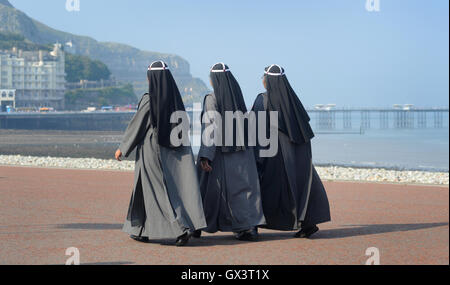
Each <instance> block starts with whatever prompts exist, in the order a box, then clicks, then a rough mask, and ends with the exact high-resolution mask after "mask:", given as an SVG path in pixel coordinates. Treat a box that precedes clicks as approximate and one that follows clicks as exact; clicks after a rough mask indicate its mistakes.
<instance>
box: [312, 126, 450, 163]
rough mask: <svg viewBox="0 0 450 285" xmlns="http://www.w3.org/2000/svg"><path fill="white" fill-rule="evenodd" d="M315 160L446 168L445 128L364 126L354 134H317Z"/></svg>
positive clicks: (447, 153)
mask: <svg viewBox="0 0 450 285" xmlns="http://www.w3.org/2000/svg"><path fill="white" fill-rule="evenodd" d="M312 145H313V155H314V156H313V157H314V161H315V163H316V164H336V165H349V166H364V167H383V168H395V169H417V170H432V171H448V170H449V129H448V127H447V128H445V129H422V130H419V129H413V130H394V129H388V130H367V131H366V132H365V134H363V135H357V134H339V135H338V134H320V133H319V134H317V136H316V138H314V139H313V144H312Z"/></svg>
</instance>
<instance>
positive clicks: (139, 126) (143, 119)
mask: <svg viewBox="0 0 450 285" xmlns="http://www.w3.org/2000/svg"><path fill="white" fill-rule="evenodd" d="M149 97H150V96H149V95H144V96H143V97H142V100H141V102H140V103H139V108H138V110H137V112H136V114H135V115H134V117H133V119H132V120H131V121H130V123H129V124H128V127H127V130H126V131H125V134H124V136H123V139H122V143H121V144H120V147H119V149H120V151H121V152H122V154H123V156H125V157H128V156H129V155H130V153H131V152H132V151H133V150H134V148H135V147H136V146H137V145H138V144H139V143H140V142H141V141H142V140H143V139H144V138H145V134H146V132H147V130H148V127H149V123H150V122H149V116H150V115H149V111H150V98H149Z"/></svg>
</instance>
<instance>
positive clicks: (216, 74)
mask: <svg viewBox="0 0 450 285" xmlns="http://www.w3.org/2000/svg"><path fill="white" fill-rule="evenodd" d="M210 77H211V82H212V85H213V89H214V95H215V97H216V101H217V111H218V112H219V113H220V115H221V116H222V147H221V150H222V152H235V151H242V150H245V149H246V145H247V136H246V133H247V131H246V128H245V126H242V127H243V128H244V129H245V130H244V138H243V140H244V145H243V146H239V145H238V144H237V143H236V142H237V138H236V133H237V132H236V127H237V126H236V123H234V127H233V145H232V146H225V138H226V136H225V112H227V111H232V112H236V111H241V112H242V113H244V114H245V113H247V107H246V106H245V101H244V97H243V96H242V90H241V87H240V86H239V83H238V82H237V80H236V78H234V76H233V74H232V73H231V71H230V70H229V68H228V66H227V65H226V64H223V63H217V64H215V65H214V66H213V67H212V69H211V74H210Z"/></svg>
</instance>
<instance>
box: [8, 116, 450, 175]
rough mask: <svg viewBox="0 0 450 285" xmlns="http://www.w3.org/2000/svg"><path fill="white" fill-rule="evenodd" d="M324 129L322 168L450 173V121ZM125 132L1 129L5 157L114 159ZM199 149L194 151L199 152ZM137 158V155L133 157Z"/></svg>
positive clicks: (317, 150)
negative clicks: (403, 126)
mask: <svg viewBox="0 0 450 285" xmlns="http://www.w3.org/2000/svg"><path fill="white" fill-rule="evenodd" d="M337 120H338V121H337V123H336V128H333V129H332V130H324V129H322V128H319V127H318V125H317V123H316V122H315V119H314V118H313V119H312V121H311V126H312V127H313V129H314V131H315V137H314V139H313V140H312V149H313V160H314V163H315V164H316V165H320V166H329V165H335V166H348V167H363V168H386V169H397V170H420V171H433V172H448V171H449V120H448V113H447V114H446V115H445V116H444V118H443V124H442V125H441V126H439V127H438V128H435V127H434V126H432V125H431V124H433V122H432V120H431V121H430V122H429V126H427V128H410V129H397V128H394V127H389V128H387V129H382V128H379V126H376V125H372V126H371V127H370V128H361V127H360V125H361V124H360V123H358V122H354V123H353V125H354V126H353V128H352V129H345V130H344V129H343V128H340V127H339V125H340V122H339V118H338V119H337ZM122 135H123V132H100V131H99V132H97V131H90V132H83V131H77V132H71V131H41V130H33V131H27V130H20V131H11V130H0V155H2V154H3V155H33V156H56V157H93V158H102V159H110V158H113V154H114V151H115V149H116V148H117V147H118V146H119V144H120V141H121V139H122ZM198 149H199V148H198V147H193V151H194V154H196V153H197V152H198ZM131 158H132V156H131Z"/></svg>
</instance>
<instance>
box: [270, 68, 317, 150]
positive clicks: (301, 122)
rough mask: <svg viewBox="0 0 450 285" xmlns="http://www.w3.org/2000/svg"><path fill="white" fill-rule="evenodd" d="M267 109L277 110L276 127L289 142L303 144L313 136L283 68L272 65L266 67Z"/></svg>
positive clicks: (306, 117) (306, 115)
mask: <svg viewBox="0 0 450 285" xmlns="http://www.w3.org/2000/svg"><path fill="white" fill-rule="evenodd" d="M265 80H266V84H267V97H268V104H267V108H268V111H277V112H278V127H279V129H280V131H281V132H283V133H284V134H286V135H287V136H288V137H289V139H290V140H291V142H293V143H296V144H303V143H306V142H309V141H310V140H311V139H312V138H313V137H314V132H313V130H312V129H311V126H310V124H309V122H310V120H311V119H310V117H309V116H308V113H307V112H306V110H305V108H304V107H303V104H302V102H300V99H299V98H298V97H297V95H296V94H295V91H294V90H293V89H292V87H291V85H290V84H289V81H288V80H287V77H286V75H285V74H284V70H283V69H282V68H281V67H279V66H277V65H273V66H271V67H267V68H266V75H265Z"/></svg>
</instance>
